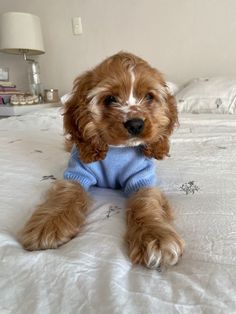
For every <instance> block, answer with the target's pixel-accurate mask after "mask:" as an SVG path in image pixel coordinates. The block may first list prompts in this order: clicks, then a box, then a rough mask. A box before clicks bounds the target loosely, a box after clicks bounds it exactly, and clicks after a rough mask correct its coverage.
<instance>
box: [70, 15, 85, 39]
mask: <svg viewBox="0 0 236 314" xmlns="http://www.w3.org/2000/svg"><path fill="white" fill-rule="evenodd" d="M72 28H73V34H74V35H80V34H82V33H83V29H82V21H81V17H79V16H77V17H73V18H72Z"/></svg>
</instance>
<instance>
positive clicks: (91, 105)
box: [89, 96, 101, 118]
mask: <svg viewBox="0 0 236 314" xmlns="http://www.w3.org/2000/svg"><path fill="white" fill-rule="evenodd" d="M97 101H98V99H97V96H94V97H93V98H92V99H91V101H90V103H89V110H90V112H91V113H92V114H94V116H95V118H99V117H100V116H101V110H100V108H99V106H98V105H97Z"/></svg>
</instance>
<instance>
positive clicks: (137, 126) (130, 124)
mask: <svg viewBox="0 0 236 314" xmlns="http://www.w3.org/2000/svg"><path fill="white" fill-rule="evenodd" d="M124 127H125V128H126V129H127V130H128V132H129V133H130V134H132V135H138V134H140V133H141V132H142V130H143V128H144V121H143V120H142V119H131V120H128V121H126V122H125V123H124Z"/></svg>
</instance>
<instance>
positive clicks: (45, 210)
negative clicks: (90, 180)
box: [20, 180, 90, 251]
mask: <svg viewBox="0 0 236 314" xmlns="http://www.w3.org/2000/svg"><path fill="white" fill-rule="evenodd" d="M89 204H90V199H89V196H88V194H87V193H86V192H85V191H84V189H83V188H82V187H81V185H80V184H79V183H77V182H73V181H66V180H61V181H56V182H55V183H54V184H53V186H52V188H51V189H50V190H49V191H48V194H47V197H46V200H45V201H44V203H42V204H40V205H39V206H38V207H37V209H36V211H35V212H34V213H33V215H32V216H31V218H30V219H29V221H28V222H27V223H26V225H25V227H24V228H23V230H22V232H21V234H20V241H21V243H22V245H23V247H24V248H25V249H27V250H30V251H33V250H44V249H54V248H57V247H58V246H60V245H62V244H63V243H66V242H68V241H69V240H70V239H72V238H73V237H75V236H76V234H77V233H78V232H79V229H80V227H81V225H82V224H83V223H84V220H85V214H86V211H87V209H88V206H89Z"/></svg>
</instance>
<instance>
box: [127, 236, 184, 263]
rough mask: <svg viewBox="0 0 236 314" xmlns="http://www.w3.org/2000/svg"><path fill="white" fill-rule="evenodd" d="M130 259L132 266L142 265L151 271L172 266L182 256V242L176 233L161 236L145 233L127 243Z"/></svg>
mask: <svg viewBox="0 0 236 314" xmlns="http://www.w3.org/2000/svg"><path fill="white" fill-rule="evenodd" d="M128 242H129V246H130V259H131V261H132V263H133V264H142V265H144V266H146V267H148V268H151V269H159V268H162V267H167V266H173V265H175V264H177V263H178V260H179V258H180V256H181V255H182V254H183V249H184V242H183V240H182V239H181V238H180V237H179V235H178V234H177V233H175V232H174V231H172V232H171V233H170V234H165V235H164V236H161V235H160V233H159V234H158V232H157V234H155V232H154V233H153V234H150V233H146V234H143V235H142V237H140V238H137V239H132V241H131V240H129V241H128Z"/></svg>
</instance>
